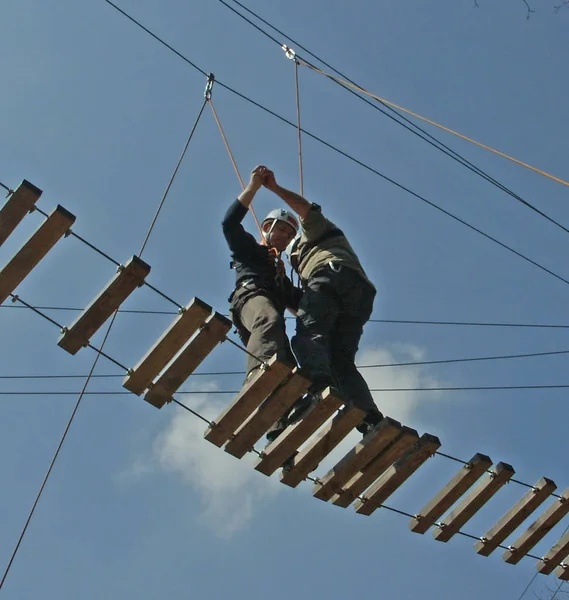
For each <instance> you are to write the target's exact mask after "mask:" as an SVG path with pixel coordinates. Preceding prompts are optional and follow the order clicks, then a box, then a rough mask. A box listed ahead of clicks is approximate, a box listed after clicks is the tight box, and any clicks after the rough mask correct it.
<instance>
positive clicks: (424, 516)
mask: <svg viewBox="0 0 569 600" xmlns="http://www.w3.org/2000/svg"><path fill="white" fill-rule="evenodd" d="M491 466H492V461H491V460H490V457H489V456H486V455H485V454H475V455H474V456H473V457H472V458H471V459H470V460H469V461H468V463H467V464H466V465H464V466H463V467H462V468H461V469H460V471H459V472H458V473H457V474H456V475H455V476H454V477H453V478H452V479H451V480H450V481H449V482H448V483H447V484H446V485H445V487H444V488H443V489H442V490H441V491H440V492H439V493H438V494H437V495H436V496H435V497H434V498H433V499H432V500H430V501H429V502H428V503H427V504H426V505H425V506H424V507H423V508H422V509H421V510H420V511H419V513H418V514H417V516H416V517H415V518H414V519H412V520H411V521H410V522H409V529H411V531H413V532H415V533H425V532H426V531H427V530H428V529H429V528H430V527H431V526H432V525H433V524H434V523H435V521H436V520H437V519H438V518H439V517H440V516H441V515H443V514H444V513H445V512H446V511H447V510H448V509H449V508H450V507H451V506H452V505H453V504H454V503H455V502H456V501H457V500H458V499H459V498H460V497H461V496H462V495H463V494H464V493H465V492H466V491H467V490H468V489H469V488H470V487H471V486H473V485H474V484H475V483H476V481H478V479H480V477H482V475H484V473H485V472H486V470H487V469H489V468H490V467H491Z"/></svg>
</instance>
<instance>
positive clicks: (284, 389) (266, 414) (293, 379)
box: [225, 367, 311, 458]
mask: <svg viewBox="0 0 569 600" xmlns="http://www.w3.org/2000/svg"><path fill="white" fill-rule="evenodd" d="M310 383H311V382H310V380H309V379H308V378H307V377H305V376H303V374H302V372H301V370H300V369H299V368H298V367H295V368H294V369H293V371H292V374H291V376H290V377H289V378H288V379H287V380H286V381H285V382H284V383H283V384H282V385H281V386H279V387H278V388H277V389H276V390H275V391H274V392H273V393H272V394H271V395H270V396H269V397H268V398H267V399H266V400H265V401H264V402H263V404H261V406H259V408H258V409H257V410H256V411H255V413H253V415H252V416H251V418H250V419H249V420H248V421H247V422H246V423H245V424H244V425H243V426H242V427H241V428H240V429H239V430H238V431H237V433H236V434H235V436H234V437H233V438H231V440H229V442H227V444H226V446H225V451H226V452H228V453H229V454H231V455H232V456H235V457H236V458H243V456H245V454H247V452H248V451H249V450H250V449H251V448H252V447H253V446H254V444H255V442H257V441H258V440H259V439H260V438H261V437H262V436H263V434H264V433H266V432H267V431H268V430H269V428H270V427H271V425H273V423H275V422H276V421H277V420H278V419H279V418H280V417H282V416H283V415H284V414H286V413H287V412H288V410H289V409H290V408H291V407H292V405H293V404H294V403H295V402H296V401H297V400H299V399H300V398H301V397H302V395H303V394H304V393H305V392H306V390H307V389H308V388H309V387H310Z"/></svg>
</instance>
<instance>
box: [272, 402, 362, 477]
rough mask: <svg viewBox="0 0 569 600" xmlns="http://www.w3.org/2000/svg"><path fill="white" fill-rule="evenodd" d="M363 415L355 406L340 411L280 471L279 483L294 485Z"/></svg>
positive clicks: (317, 463)
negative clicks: (290, 463)
mask: <svg viewBox="0 0 569 600" xmlns="http://www.w3.org/2000/svg"><path fill="white" fill-rule="evenodd" d="M364 417H365V412H364V411H363V410H360V409H359V408H356V407H355V406H352V407H350V408H346V409H345V410H342V411H340V412H339V413H338V414H337V415H336V416H335V417H334V418H333V419H332V420H331V421H330V422H329V423H328V424H326V425H325V426H324V427H323V428H322V429H321V430H320V432H319V433H318V435H317V436H316V438H314V440H313V441H311V442H310V443H309V444H308V445H307V446H306V447H305V448H303V449H302V450H301V452H299V454H298V456H296V457H295V459H294V466H293V467H292V468H291V469H290V470H287V471H286V472H283V473H282V475H281V483H284V484H285V485H288V486H290V487H296V486H297V485H298V484H299V483H300V482H301V481H303V480H304V479H305V478H306V476H307V475H308V474H309V473H310V472H312V471H314V469H316V467H317V466H318V465H319V464H320V461H321V460H322V459H324V458H325V457H326V456H328V454H329V453H330V452H331V451H332V450H333V449H334V448H335V447H336V446H337V445H338V444H339V443H340V442H341V441H342V440H343V439H344V438H345V437H346V436H347V435H348V433H350V431H352V429H353V428H354V427H355V426H356V425H359V424H360V423H361V422H362V420H363V418H364Z"/></svg>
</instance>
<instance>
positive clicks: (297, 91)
mask: <svg viewBox="0 0 569 600" xmlns="http://www.w3.org/2000/svg"><path fill="white" fill-rule="evenodd" d="M294 83H295V90H296V122H297V130H298V169H299V174H300V195H301V196H304V176H303V171H302V129H301V127H300V94H299V88H298V60H295V61H294Z"/></svg>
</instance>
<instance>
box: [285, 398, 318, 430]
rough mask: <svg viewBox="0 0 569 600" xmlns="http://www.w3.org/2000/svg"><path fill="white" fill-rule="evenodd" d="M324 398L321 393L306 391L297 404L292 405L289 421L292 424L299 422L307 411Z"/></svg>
mask: <svg viewBox="0 0 569 600" xmlns="http://www.w3.org/2000/svg"><path fill="white" fill-rule="evenodd" d="M321 399H322V396H321V394H318V393H313V394H312V393H306V394H304V396H302V398H301V399H300V400H298V401H297V402H296V404H295V405H294V406H293V407H292V411H291V413H290V414H289V416H288V419H287V423H288V424H289V425H292V424H293V423H298V421H300V420H301V419H302V418H303V417H304V416H305V415H306V413H307V412H308V411H309V410H310V409H311V408H312V407H313V406H314V405H315V404H318V402H320V400H321Z"/></svg>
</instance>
